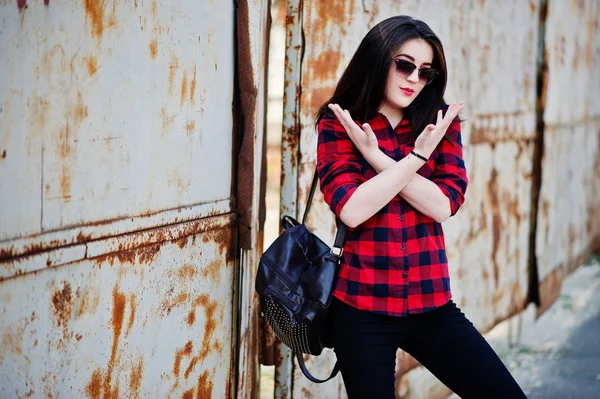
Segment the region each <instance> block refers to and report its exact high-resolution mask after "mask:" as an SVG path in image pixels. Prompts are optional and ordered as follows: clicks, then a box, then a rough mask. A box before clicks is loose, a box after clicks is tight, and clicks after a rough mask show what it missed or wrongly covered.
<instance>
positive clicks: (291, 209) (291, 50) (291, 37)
mask: <svg viewBox="0 0 600 399" xmlns="http://www.w3.org/2000/svg"><path fill="white" fill-rule="evenodd" d="M302 3H303V2H302V0H287V2H286V18H285V24H286V36H285V71H284V92H283V133H282V138H281V199H280V208H279V209H280V216H283V215H292V216H296V217H297V216H298V158H299V156H300V153H299V151H300V147H299V142H298V140H299V131H300V113H299V112H298V111H299V105H300V87H301V86H300V71H301V67H302V53H303V44H304V43H303V37H302V35H303V33H302V18H303V9H302ZM293 364H294V363H293V359H292V352H291V351H290V350H289V348H288V347H287V346H285V345H284V344H283V343H281V342H277V346H276V348H275V398H278V399H290V398H291V397H292V390H291V387H292V378H293V373H294V372H293Z"/></svg>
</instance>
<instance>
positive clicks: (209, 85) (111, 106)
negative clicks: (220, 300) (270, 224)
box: [0, 0, 235, 258]
mask: <svg viewBox="0 0 600 399" xmlns="http://www.w3.org/2000/svg"><path fill="white" fill-rule="evenodd" d="M17 3H18V4H17ZM45 3H47V5H45ZM45 3H44V2H38V1H35V2H34V1H29V2H26V1H19V2H13V1H11V2H3V3H2V4H1V6H0V7H2V9H1V12H0V18H2V23H1V25H0V29H1V32H0V33H1V37H2V41H1V42H0V43H1V46H2V51H1V53H2V54H3V56H2V58H1V59H0V72H1V76H2V77H3V84H2V85H1V87H0V101H1V108H2V111H1V113H0V125H1V126H2V137H1V139H0V154H2V158H1V159H0V162H1V164H0V165H1V168H0V179H1V181H2V186H1V187H0V197H1V198H3V202H6V203H7V204H11V205H13V206H3V207H1V209H0V240H1V241H2V243H1V244H0V251H2V252H1V257H2V258H6V257H8V256H17V255H20V254H23V253H26V252H31V251H38V250H41V249H47V248H52V247H57V246H60V245H68V244H73V243H76V242H81V241H85V240H87V239H92V238H99V237H102V236H107V235H114V234H120V233H125V232H127V231H134V230H138V229H140V228H148V227H153V226H156V225H161V224H165V223H169V222H172V221H174V220H176V221H185V220H190V219H195V218H198V217H202V216H206V215H211V214H220V213H225V212H227V211H229V210H230V208H231V204H230V199H231V197H232V183H231V181H232V177H233V174H234V171H233V170H232V162H231V159H232V156H233V154H232V137H233V134H232V132H233V127H232V122H233V121H232V114H231V103H232V96H233V89H234V82H233V77H234V62H233V57H234V44H235V41H234V38H233V32H234V24H235V19H234V18H235V14H234V5H233V4H231V3H229V2H221V3H218V4H213V5H209V4H205V3H204V2H197V3H194V4H192V3H187V2H174V3H169V4H167V3H164V2H156V1H144V2H142V1H135V2H116V1H114V2H113V1H110V2H106V1H104V2H94V1H74V0H71V1H68V2H61V3H58V2H57V3H54V2H45ZM124 38H128V40H124ZM209 96H210V97H209ZM209 132H210V140H207V139H208V137H209V136H208V134H209ZM215 132H218V133H215ZM202 133H204V134H202ZM208 160H210V162H208ZM17 204H18V206H15V205H17ZM138 216H143V217H144V218H143V219H135V220H133V221H132V220H131V218H133V217H138ZM92 224H94V226H93V227H92V228H83V227H82V228H80V227H79V226H83V225H87V226H90V225H92ZM58 230H60V231H58ZM7 240H10V241H7Z"/></svg>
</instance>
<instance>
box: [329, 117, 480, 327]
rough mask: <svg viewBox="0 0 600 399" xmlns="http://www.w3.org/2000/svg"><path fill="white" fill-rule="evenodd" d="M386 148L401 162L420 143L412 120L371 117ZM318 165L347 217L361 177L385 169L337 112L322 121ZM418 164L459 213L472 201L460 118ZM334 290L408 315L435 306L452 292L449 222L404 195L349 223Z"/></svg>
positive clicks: (356, 302) (365, 305)
mask: <svg viewBox="0 0 600 399" xmlns="http://www.w3.org/2000/svg"><path fill="white" fill-rule="evenodd" d="M368 123H369V124H370V125H371V127H372V128H373V131H374V132H375V135H376V136H377V139H378V141H379V148H380V149H381V150H382V151H383V152H384V153H385V154H387V155H388V156H390V157H391V158H393V159H395V160H396V161H399V160H400V159H402V158H403V157H404V156H405V155H407V154H408V153H410V151H411V150H412V149H414V145H415V144H414V140H411V138H410V121H409V120H406V119H403V120H402V121H401V122H400V123H399V125H398V126H397V127H396V129H395V130H394V128H393V127H392V126H391V125H390V123H389V122H388V120H387V118H386V117H385V116H383V115H381V114H379V115H377V116H376V117H375V118H373V119H371V120H370V121H368ZM318 131H319V140H318V149H317V171H318V174H319V180H320V187H321V191H322V192H323V195H324V198H325V202H326V203H327V204H328V205H329V207H330V208H331V210H332V211H333V212H334V213H335V215H336V216H337V217H338V218H339V215H340V211H341V209H342V207H343V206H344V205H345V204H346V202H347V201H348V199H349V198H350V196H351V195H352V193H354V191H355V190H356V189H357V188H358V186H359V185H360V184H362V183H363V182H365V181H366V180H368V179H370V178H372V177H373V176H375V175H376V174H377V172H376V171H375V170H374V169H373V168H372V167H371V166H370V165H369V164H368V163H367V161H365V159H364V158H363V157H362V155H361V154H360V152H359V151H358V150H357V149H356V147H355V146H354V145H353V144H352V142H351V141H350V138H349V137H348V134H347V133H346V131H345V130H344V128H343V127H342V125H341V124H340V123H339V121H338V120H337V119H336V118H335V116H334V115H333V114H332V113H328V114H327V115H326V116H325V117H323V119H321V121H320V122H319V126H318ZM446 137H447V138H448V139H449V140H442V141H441V143H440V144H439V145H438V147H437V149H436V150H435V151H434V152H433V153H432V154H431V157H430V161H429V162H427V163H426V164H425V165H423V166H422V167H421V169H419V170H418V172H417V173H419V174H420V175H421V176H424V177H426V178H427V179H429V180H432V181H433V182H435V183H436V184H437V185H438V187H439V188H440V189H441V190H442V192H443V193H444V194H445V195H446V196H447V197H448V198H449V199H450V209H451V214H452V215H454V214H455V213H456V212H457V211H458V209H459V208H460V206H461V205H462V203H463V201H464V195H465V192H466V189H467V184H468V180H467V174H466V169H465V163H464V161H463V158H462V143H461V134H460V122H459V121H458V119H457V120H455V121H454V122H453V123H452V124H451V125H450V127H449V128H448V131H447V132H446ZM334 295H335V296H336V297H337V298H338V299H340V300H341V301H343V302H345V303H347V304H348V305H351V306H353V307H355V308H358V309H363V310H368V311H371V312H374V313H379V314H386V315H392V316H405V315H408V314H414V313H422V312H426V311H429V310H432V309H435V308H437V307H439V306H441V305H443V304H445V303H446V302H448V301H449V300H450V298H451V292H450V279H449V276H448V260H447V258H446V249H445V243H444V233H443V231H442V225H441V224H440V223H437V222H436V221H435V220H433V219H432V218H430V217H428V216H425V215H424V214H422V213H421V212H419V211H417V210H416V209H415V208H413V207H412V206H411V205H410V204H409V203H408V202H406V201H405V200H404V199H402V198H401V197H400V195H397V196H396V197H394V199H392V200H391V201H390V202H389V203H388V204H387V205H386V206H385V207H383V208H382V209H381V210H380V211H379V212H377V213H376V214H375V215H373V216H372V217H371V218H369V219H368V220H366V221H365V222H364V223H362V224H361V225H359V226H357V227H356V228H354V229H351V228H348V232H347V234H346V243H345V245H344V254H343V259H342V262H341V267H340V271H339V279H338V283H337V285H336V288H335V293H334Z"/></svg>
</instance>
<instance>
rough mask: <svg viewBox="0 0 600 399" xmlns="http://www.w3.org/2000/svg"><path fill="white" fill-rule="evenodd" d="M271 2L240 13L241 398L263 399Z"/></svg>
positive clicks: (245, 5)
mask: <svg viewBox="0 0 600 399" xmlns="http://www.w3.org/2000/svg"><path fill="white" fill-rule="evenodd" d="M269 3H270V1H269V0H262V1H254V2H249V1H239V2H238V10H237V28H238V36H237V40H238V65H239V71H240V75H239V82H240V83H239V84H240V103H241V104H240V111H241V114H242V120H243V123H242V127H243V130H244V131H243V138H242V144H241V150H240V155H239V162H238V185H237V199H238V201H237V203H238V212H239V218H240V220H239V234H240V248H242V254H241V268H240V272H241V275H240V285H239V298H240V306H239V312H240V314H239V317H240V325H239V361H238V376H237V397H238V398H255V397H257V396H258V394H259V390H258V387H259V375H260V365H259V362H258V352H259V347H258V345H259V329H260V326H259V311H260V304H259V301H258V296H257V295H256V291H255V289H254V279H255V276H256V271H257V268H258V259H259V256H260V254H261V253H262V249H263V231H262V227H263V225H264V221H265V181H266V175H265V173H266V165H265V163H266V162H264V158H265V156H266V154H265V146H266V137H265V104H266V80H267V79H266V73H267V68H266V66H267V52H268V48H269V45H268V43H269V40H268V37H269V25H270V19H269V8H270V4H269Z"/></svg>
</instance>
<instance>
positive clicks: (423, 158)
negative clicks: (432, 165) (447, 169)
mask: <svg viewBox="0 0 600 399" xmlns="http://www.w3.org/2000/svg"><path fill="white" fill-rule="evenodd" d="M410 153H411V154H412V155H414V156H415V157H417V158H419V159H420V160H422V161H423V162H427V161H429V157H426V156H424V155H423V154H422V153H420V152H418V151H417V150H411V152H410Z"/></svg>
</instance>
